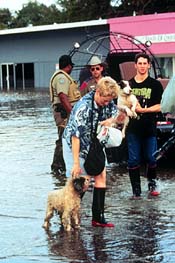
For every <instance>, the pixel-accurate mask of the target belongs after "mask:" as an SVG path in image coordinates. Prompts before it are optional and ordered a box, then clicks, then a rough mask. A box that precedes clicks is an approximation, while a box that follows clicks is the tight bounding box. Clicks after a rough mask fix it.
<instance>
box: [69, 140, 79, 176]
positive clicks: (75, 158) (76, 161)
mask: <svg viewBox="0 0 175 263" xmlns="http://www.w3.org/2000/svg"><path fill="white" fill-rule="evenodd" d="M79 153H80V139H79V138H78V137H76V136H72V155H73V161H74V164H73V167H72V171H71V174H72V177H74V178H75V177H78V176H79V175H80V174H81V168H80V161H79Z"/></svg>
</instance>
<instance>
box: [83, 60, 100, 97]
mask: <svg viewBox="0 0 175 263" xmlns="http://www.w3.org/2000/svg"><path fill="white" fill-rule="evenodd" d="M87 67H88V69H89V71H90V73H91V77H90V78H88V79H87V80H85V81H84V82H83V83H82V85H81V86H80V92H81V95H82V96H84V95H85V94H86V93H88V92H89V91H91V90H95V89H96V85H97V82H98V81H99V80H100V79H101V78H102V77H103V72H104V63H102V61H101V60H100V59H99V57H97V56H93V57H92V58H91V60H90V61H89V64H88V65H87Z"/></svg>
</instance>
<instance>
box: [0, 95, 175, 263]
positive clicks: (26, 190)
mask: <svg viewBox="0 0 175 263" xmlns="http://www.w3.org/2000/svg"><path fill="white" fill-rule="evenodd" d="M56 137H57V134H56V128H55V124H54V121H53V118H52V112H51V108H50V102H49V95H48V93H46V92H36V93H33V92H21V93H17V92H15V93H0V164H1V165H0V179H1V180H0V193H1V194H0V204H1V209H0V262H2V263H14V262H15V263H31V262H41V263H44V262H46V263H51V262H58V263H69V262H70V263H80V262H84V263H92V262H97V263H105V262H107V263H113V262H115V263H120V262H121V263H129V262H134V263H142V262H144V263H147V262H154V263H159V262H162V263H171V262H172V263H174V262H175V242H174V240H175V194H174V193H175V171H174V169H172V168H168V167H166V168H161V167H160V168H159V169H158V173H159V178H160V180H159V187H160V190H161V195H160V196H159V197H154V198H150V197H149V196H148V192H147V182H146V179H145V178H144V176H142V178H141V179H142V191H143V199H142V200H138V201H131V200H129V197H130V195H131V187H130V182H129V178H128V174H127V169H126V168H125V167H123V168H121V167H120V168H119V167H115V168H111V167H110V166H109V167H108V170H107V173H108V180H107V193H106V217H107V219H109V220H110V221H112V222H113V223H115V228H113V229H103V228H93V227H92V226H91V204H92V188H89V191H88V192H87V193H86V194H85V196H84V198H83V201H82V211H81V229H80V230H79V231H74V232H70V233H66V232H64V231H62V230H61V229H60V225H59V219H58V217H56V216H55V217H54V218H53V220H52V226H51V228H50V231H49V232H45V230H44V229H43V228H42V227H41V226H42V224H43V220H44V216H45V209H46V199H47V194H48V192H49V191H51V190H53V189H58V188H60V187H62V186H63V185H64V183H65V180H64V178H55V177H53V176H52V175H51V174H50V164H51V161H52V156H53V151H54V147H55V146H54V143H55V140H56Z"/></svg>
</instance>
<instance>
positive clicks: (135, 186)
mask: <svg viewBox="0 0 175 263" xmlns="http://www.w3.org/2000/svg"><path fill="white" fill-rule="evenodd" d="M150 67H151V61H150V57H149V56H148V55H147V54H145V53H139V54H137V55H136V57H135V68H136V70H137V73H136V76H135V77H134V78H132V79H131V80H130V85H131V88H132V92H133V94H134V95H136V97H137V99H138V105H137V108H136V112H137V114H138V116H137V118H136V119H130V122H129V125H128V128H127V144H128V169H129V177H130V182H131V186H132V191H133V196H132V199H140V198H141V182H140V166H141V162H142V160H144V161H145V162H146V164H147V169H146V176H147V180H148V190H149V191H150V194H151V195H152V196H157V195H159V191H158V189H157V184H156V178H157V176H156V166H157V165H156V159H155V157H154V155H153V153H154V152H156V150H157V138H156V113H158V112H160V110H161V109H160V101H161V97H162V92H163V87H162V85H161V83H160V82H159V81H158V80H155V79H154V78H152V77H150V76H149V69H150ZM142 154H143V155H142Z"/></svg>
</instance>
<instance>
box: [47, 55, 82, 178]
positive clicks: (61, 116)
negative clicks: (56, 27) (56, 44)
mask: <svg viewBox="0 0 175 263" xmlns="http://www.w3.org/2000/svg"><path fill="white" fill-rule="evenodd" d="M73 66H74V64H73V62H72V60H71V57H70V56H68V55H62V56H61V57H60V58H59V70H58V71H56V72H55V73H54V74H53V76H52V77H51V80H50V98H51V103H52V108H53V115H54V119H55V123H56V126H57V129H58V140H57V141H56V147H55V151H54V156H53V162H52V164H51V170H52V172H53V174H55V175H63V174H65V171H66V166H65V162H64V158H63V151H62V134H63V131H64V128H65V125H66V123H67V119H68V117H69V114H70V112H71V110H72V107H73V106H74V104H75V103H76V102H77V101H78V100H79V99H80V98H81V94H80V92H79V90H78V85H77V83H76V82H75V81H74V80H73V79H72V77H71V76H70V74H71V71H72V69H73Z"/></svg>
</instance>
